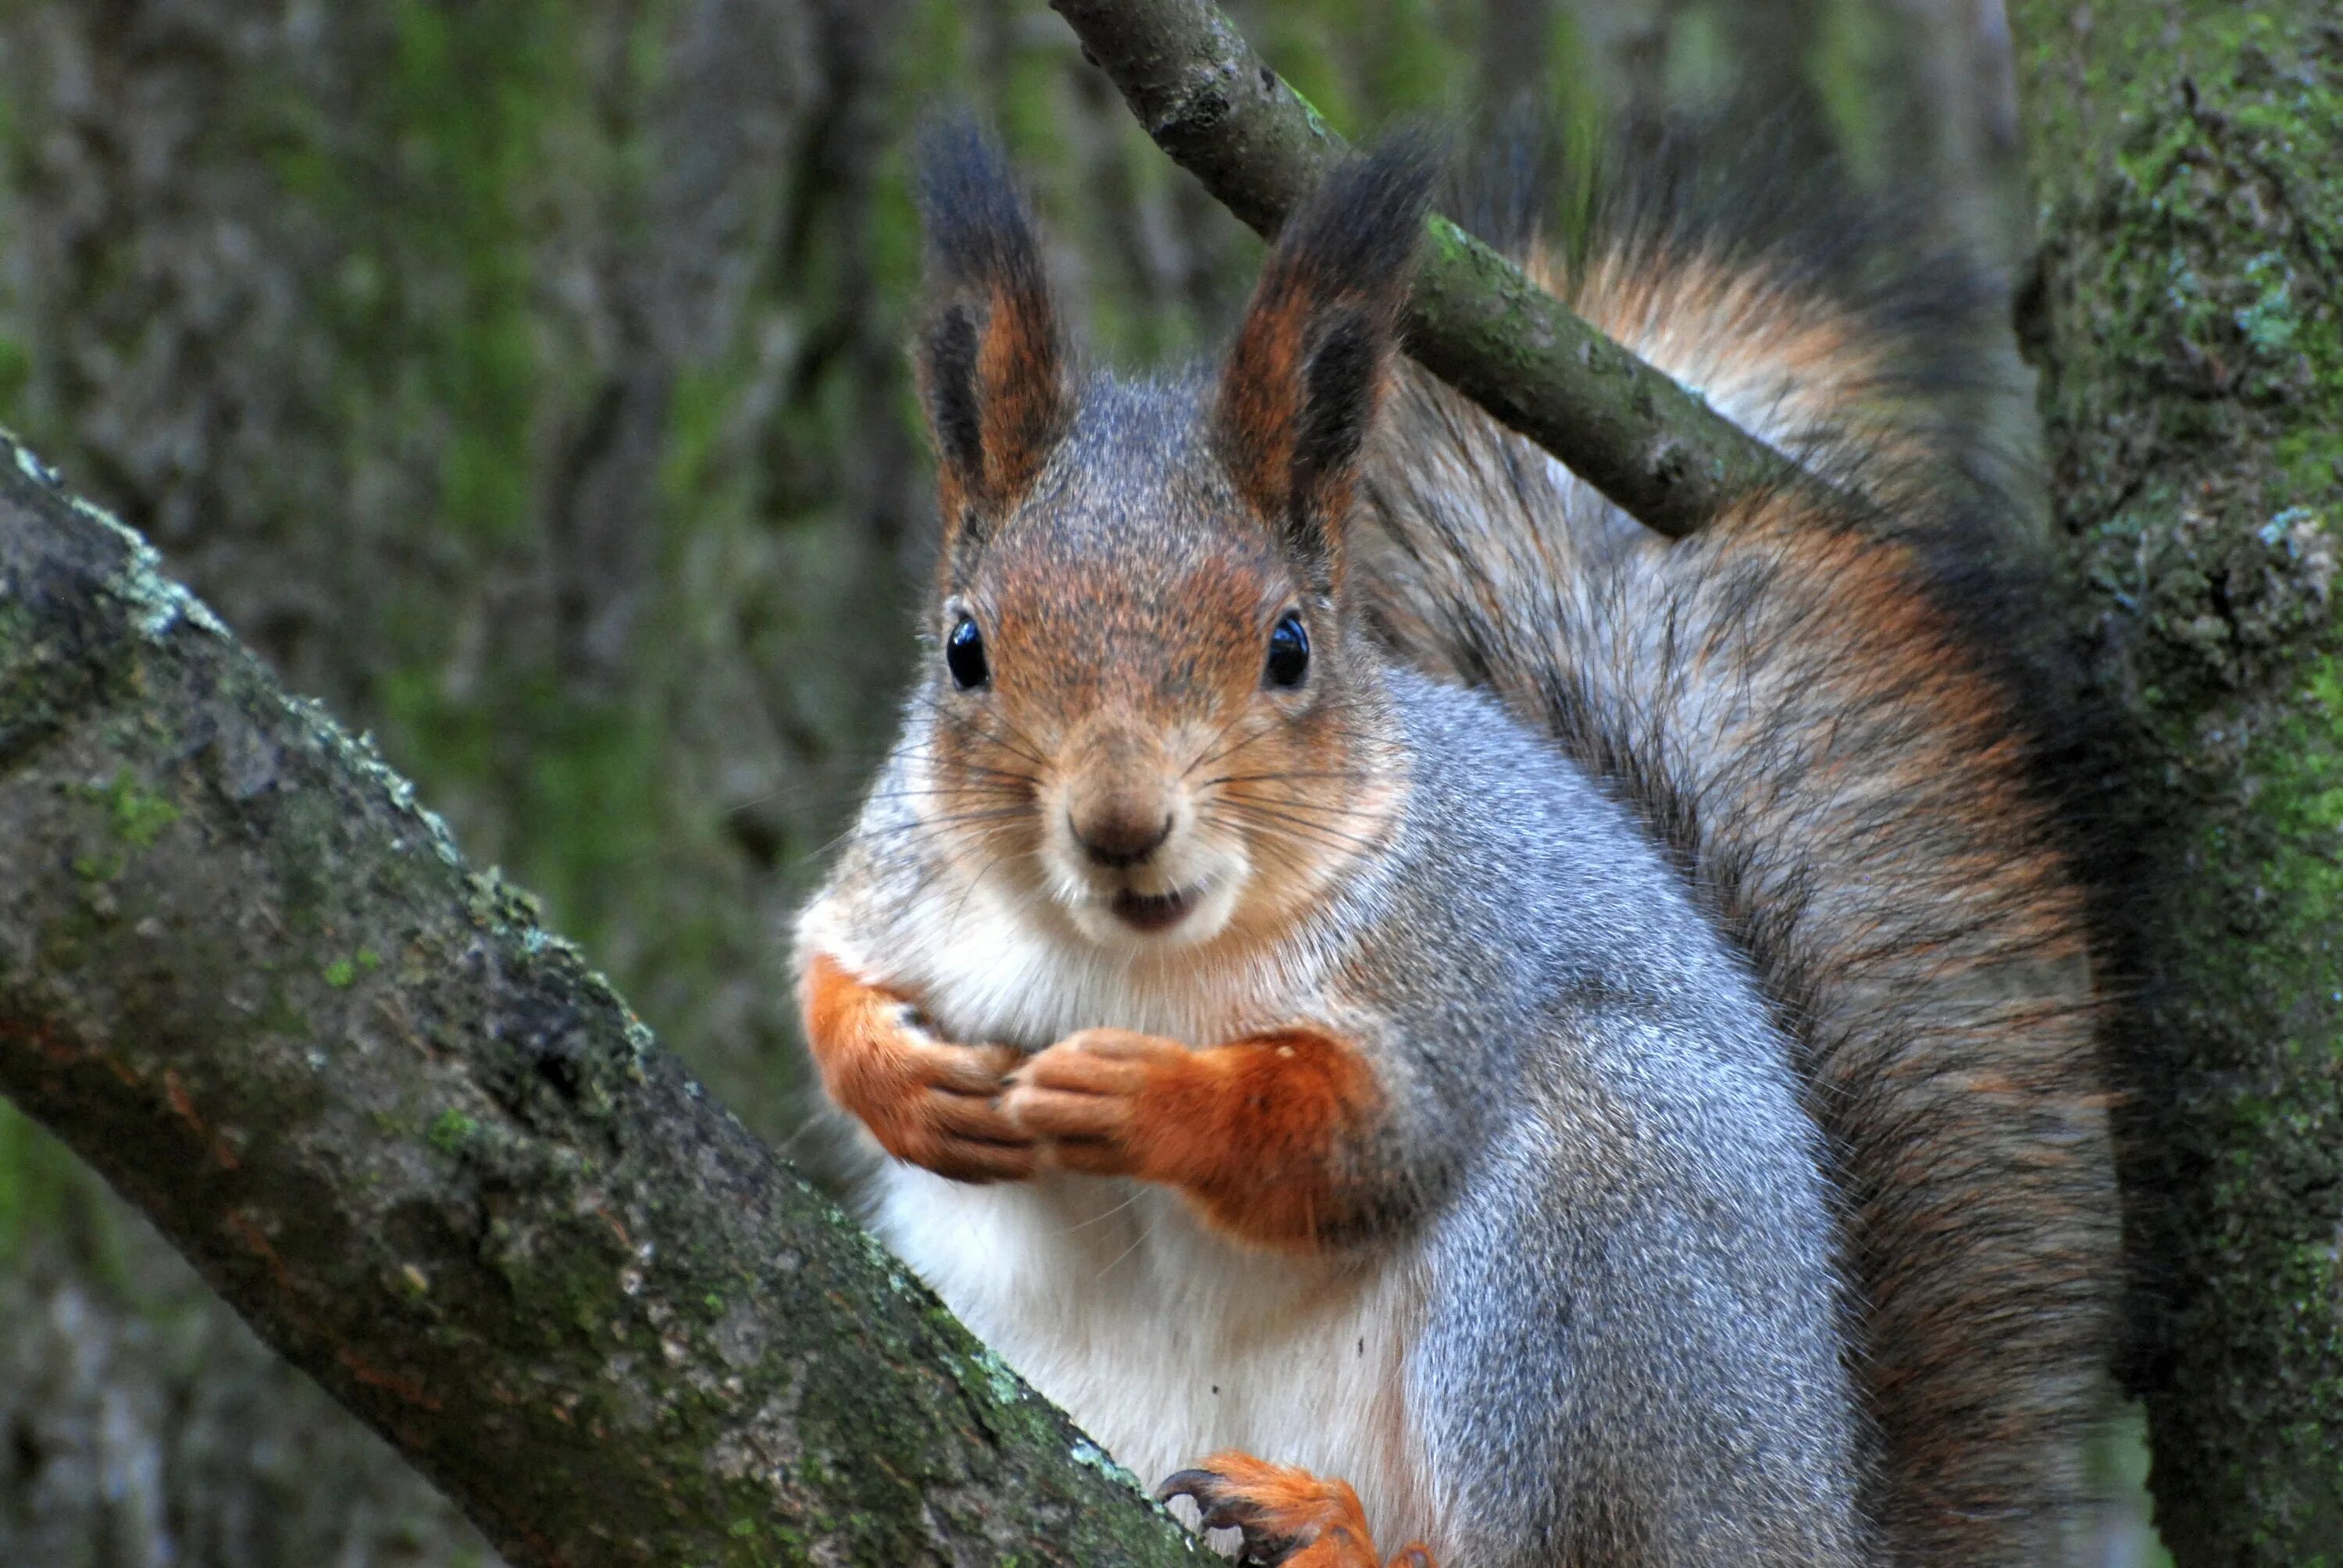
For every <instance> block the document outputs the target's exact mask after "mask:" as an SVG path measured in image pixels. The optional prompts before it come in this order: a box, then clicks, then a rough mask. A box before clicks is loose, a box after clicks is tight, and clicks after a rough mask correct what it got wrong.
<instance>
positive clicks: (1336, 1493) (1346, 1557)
mask: <svg viewBox="0 0 2343 1568" xmlns="http://www.w3.org/2000/svg"><path fill="white" fill-rule="evenodd" d="M1155 1497H1156V1501H1157V1502H1159V1503H1168V1502H1170V1501H1171V1500H1172V1498H1174V1497H1186V1498H1190V1499H1192V1500H1193V1501H1194V1503H1195V1504H1196V1507H1197V1509H1198V1511H1199V1512H1200V1513H1201V1515H1202V1527H1203V1528H1204V1529H1206V1530H1229V1529H1234V1530H1238V1531H1241V1532H1242V1533H1243V1536H1244V1540H1243V1543H1242V1545H1241V1546H1240V1547H1239V1548H1238V1552H1237V1562H1238V1563H1240V1564H1242V1565H1243V1568H1278V1565H1280V1564H1283V1565H1284V1568H1376V1565H1377V1559H1376V1557H1375V1552H1374V1545H1373V1536H1372V1535H1371V1534H1370V1533H1369V1532H1368V1529H1367V1522H1366V1516H1365V1514H1364V1513H1363V1512H1362V1510H1361V1509H1360V1507H1359V1498H1358V1493H1354V1492H1353V1491H1352V1490H1351V1489H1350V1487H1348V1486H1347V1485H1345V1484H1343V1483H1342V1482H1339V1481H1321V1480H1319V1479H1318V1478H1317V1477H1316V1476H1314V1475H1312V1474H1310V1473H1308V1472H1307V1471H1303V1470H1297V1469H1295V1468H1294V1467H1292V1465H1284V1464H1268V1463H1264V1462H1262V1461H1261V1460H1258V1459H1254V1458H1253V1457H1252V1456H1251V1455H1250V1454H1243V1453H1234V1452H1227V1453H1216V1454H1213V1455H1212V1457H1210V1458H1209V1459H1207V1460H1205V1461H1204V1462H1203V1464H1202V1465H1201V1466H1198V1467H1196V1468H1194V1469H1190V1470H1182V1471H1180V1472H1178V1473H1175V1474H1172V1475H1170V1476H1167V1477H1165V1478H1164V1480H1163V1483H1162V1484H1161V1485H1160V1486H1158V1487H1157V1488H1156V1489H1155ZM1390 1568H1437V1565H1436V1564H1435V1563H1433V1558H1432V1553H1430V1552H1429V1551H1428V1550H1427V1549H1426V1548H1424V1547H1423V1545H1422V1544H1421V1543H1416V1544H1411V1545H1410V1546H1409V1547H1408V1548H1407V1549H1406V1550H1405V1551H1403V1552H1402V1553H1400V1554H1399V1555H1398V1556H1396V1557H1394V1558H1393V1559H1392V1561H1391V1563H1390Z"/></svg>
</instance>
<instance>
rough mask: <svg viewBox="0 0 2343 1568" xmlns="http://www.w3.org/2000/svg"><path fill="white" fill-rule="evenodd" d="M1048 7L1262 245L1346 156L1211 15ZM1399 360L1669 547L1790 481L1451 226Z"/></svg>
mask: <svg viewBox="0 0 2343 1568" xmlns="http://www.w3.org/2000/svg"><path fill="white" fill-rule="evenodd" d="M1050 5H1051V9H1052V10H1054V11H1056V12H1057V13H1058V14H1059V15H1061V16H1063V17H1064V18H1065V19H1066V20H1067V22H1068V23H1070V24H1071V25H1072V27H1073V29H1074V31H1075V33H1076V34H1078V35H1080V36H1081V41H1082V52H1083V53H1084V54H1085V55H1088V56H1089V57H1090V58H1091V60H1092V61H1094V62H1096V63H1097V65H1099V66H1100V67H1101V69H1103V70H1104V71H1105V72H1106V74H1107V75H1108V76H1110V77H1111V78H1112V79H1113V82H1114V85H1115V86H1116V87H1117V88H1119V89H1120V90H1121V93H1122V96H1123V101H1124V102H1126V103H1128V104H1129V105H1130V106H1131V113H1132V114H1134V115H1136V116H1138V117H1139V123H1140V124H1141V125H1142V126H1145V127H1146V128H1147V132H1148V135H1150V136H1153V137H1154V138H1155V141H1156V144H1157V145H1158V146H1161V148H1162V149H1163V150H1164V151H1165V152H1167V153H1169V154H1171V155H1172V157H1173V158H1174V159H1176V160H1177V161H1178V162H1179V163H1180V164H1181V165H1182V166H1184V167H1186V168H1187V169H1188V170H1189V171H1190V172H1191V173H1192V174H1194V175H1195V176H1197V177H1198V178H1199V179H1201V180H1202V181H1203V182H1204V185H1205V186H1206V187H1207V188H1208V189H1210V190H1211V191H1212V195H1213V196H1217V197H1218V198H1220V200H1221V201H1222V203H1223V204H1225V205H1226V206H1228V208H1229V210H1230V211H1232V212H1233V213H1235V214H1236V215H1237V216H1238V217H1240V218H1242V219H1243V220H1244V221H1245V222H1246V223H1247V224H1249V225H1251V226H1252V227H1253V228H1254V229H1256V230H1258V231H1259V232H1261V233H1262V234H1263V235H1272V234H1274V233H1275V232H1276V231H1277V226H1278V225H1279V224H1280V223H1281V222H1282V221H1283V219H1284V216H1285V214H1286V213H1287V211H1288V210H1290V209H1291V208H1292V206H1293V204H1294V203H1295V202H1297V201H1299V200H1300V199H1301V198H1302V196H1305V195H1307V194H1308V193H1309V192H1310V191H1311V190H1312V189H1313V188H1314V187H1315V186H1317V184H1318V182H1319V181H1320V180H1321V179H1322V178H1323V177H1324V176H1325V174H1326V171H1327V170H1328V169H1329V168H1330V167H1331V166H1332V165H1333V163H1334V162H1335V161H1336V160H1337V159H1338V158H1339V157H1341V156H1342V138H1341V137H1339V136H1336V135H1335V134H1334V132H1333V131H1332V129H1330V128H1329V127H1328V126H1327V125H1326V123H1325V122H1324V121H1323V120H1322V119H1321V118H1319V116H1318V115H1317V113H1316V111H1314V110H1313V109H1312V108H1311V106H1309V105H1308V104H1307V103H1305V102H1304V101H1303V100H1302V97H1301V95H1299V94H1297V93H1295V92H1294V91H1293V89H1292V88H1291V87H1289V86H1287V85H1285V83H1284V82H1283V81H1282V79H1280V78H1279V76H1278V75H1277V73H1276V72H1275V71H1273V70H1272V69H1271V68H1270V67H1269V66H1268V65H1264V64H1263V63H1262V60H1261V57H1260V56H1259V55H1255V54H1254V53H1253V51H1252V46H1251V45H1248V44H1247V43H1246V42H1245V40H1244V37H1243V35H1242V34H1240V33H1239V32H1238V31H1237V28H1236V25H1235V24H1234V23H1232V22H1231V21H1230V20H1229V19H1228V17H1227V16H1226V15H1224V14H1223V13H1222V11H1221V9H1220V7H1219V6H1217V5H1212V3H1211V0H1050ZM1407 347H1408V352H1409V353H1410V354H1412V355H1413V356H1414V357H1416V359H1417V360H1418V361H1420V362H1421V363H1422V364H1423V366H1424V367H1425V368H1426V369H1428V370H1430V371H1431V372H1432V373H1433V375H1435V376H1438V377H1441V378H1442V379H1443V380H1444V381H1446V382H1448V383H1449V384H1450V385H1452V386H1453V387H1455V388H1456V389H1457V390H1458V391H1460V392H1463V394H1464V395H1465V396H1466V397H1470V398H1472V399H1473V401H1474V402H1476V403H1478V404H1480V405H1481V407H1483V408H1485V409H1487V410H1488V411H1489V412H1490V413H1491V414H1493V415H1494V416H1495V417H1497V418H1499V419H1500V420H1503V422H1504V423H1505V424H1506V425H1508V426H1510V427H1513V429H1515V430H1518V431H1520V432H1521V433H1522V434H1523V435H1524V436H1526V437H1529V438H1530V439H1531V440H1533V441H1535V442H1536V443H1537V444H1538V445H1540V446H1541V447H1544V448H1545V449H1546V450H1547V451H1549V452H1551V453H1553V454H1554V456H1555V457H1559V458H1561V459H1562V461H1563V462H1564V463H1565V464H1566V465H1568V466H1569V467H1570V468H1571V470H1572V471H1573V472H1574V473H1576V474H1577V475H1579V476H1580V477H1582V478H1584V479H1585V480H1586V482H1587V483H1589V484H1591V485H1593V486H1594V487H1595V488H1596V489H1598V490H1600V491H1602V492H1603V493H1604V495H1606V496H1608V497H1610V498H1611V499H1612V500H1614V501H1615V502H1617V503H1618V504H1619V505H1620V506H1621V507H1622V508H1625V510H1626V511H1627V512H1628V513H1629V514H1630V515H1631V516H1633V517H1634V518H1638V519H1640V520H1641V521H1642V522H1643V523H1644V524H1645V525H1646V526H1647V527H1649V528H1654V529H1656V530H1657V531H1659V532H1660V533H1663V534H1665V535H1667V536H1668V537H1669V538H1682V537H1683V536H1684V535H1685V534H1688V533H1691V532H1693V531H1694V529H1696V528H1700V527H1701V526H1702V525H1703V524H1704V523H1706V522H1707V521H1708V520H1709V519H1710V518H1713V517H1715V516H1716V514H1717V513H1718V512H1719V511H1720V510H1722V509H1723V508H1725V506H1726V505H1727V504H1728V503H1730V502H1731V501H1732V500H1733V499H1734V498H1735V497H1737V496H1740V495H1744V494H1746V493H1747V492H1749V491H1751V490H1754V489H1758V488H1762V487H1768V486H1773V485H1778V484H1779V483H1781V482H1782V480H1783V479H1784V478H1785V477H1786V476H1787V475H1788V474H1789V473H1790V467H1789V465H1788V463H1787V462H1786V460H1785V458H1784V457H1782V455H1781V454H1780V453H1778V452H1776V451H1775V450H1774V449H1773V448H1772V447H1767V446H1766V445H1765V444H1764V443H1763V442H1761V441H1758V440H1756V439H1755V437H1751V436H1750V435H1748V434H1747V433H1746V432H1745V431H1744V430H1742V429H1741V427H1739V426H1737V425H1735V424H1734V423H1733V422H1732V421H1731V420H1729V419H1727V418H1725V417H1724V416H1723V415H1721V414H1719V413H1717V412H1716V411H1715V409H1713V408H1711V407H1709V406H1708V405H1707V404H1706V403H1705V402H1704V401H1702V400H1701V399H1700V398H1699V397H1696V396H1694V394H1693V393H1691V392H1688V391H1686V390H1685V389H1684V387H1679V386H1678V385H1676V383H1675V382H1674V381H1673V380H1671V379H1669V378H1668V377H1666V376H1664V375H1662V374H1661V373H1660V372H1659V371H1657V370H1655V369H1654V368H1653V367H1651V366H1649V365H1647V364H1645V363H1644V361H1643V360H1641V359H1639V358H1637V357H1635V356H1634V354H1631V353H1629V352H1628V351H1627V350H1626V349H1624V348H1623V347H1620V346H1619V345H1618V344H1616V343H1614V342H1612V341H1611V339H1609V338H1608V337H1604V335H1603V334H1602V333H1600V332H1598V331H1596V330H1595V329H1594V327H1590V326H1588V325H1587V324H1586V323H1585V322H1584V321H1582V320H1580V319H1579V318H1578V317H1576V316H1574V315H1573V314H1572V313H1571V311H1570V310H1569V309H1567V308H1566V307H1564V305H1563V304H1562V303H1561V302H1560V301H1559V300H1557V299H1555V298H1554V297H1553V296H1552V295H1550V294H1548V293H1546V292H1545V291H1544V289H1542V288H1540V287H1538V286H1537V285H1535V284H1534V283H1532V282H1531V281H1530V280H1529V278H1528V277H1526V276H1523V273H1522V270H1521V269H1520V268H1519V267H1517V266H1513V263H1512V262H1510V261H1508V260H1506V259H1505V258H1504V257H1503V256H1500V255H1498V254H1497V253H1496V252H1495V251H1493V250H1492V249H1490V248H1489V247H1488V246H1485V245H1483V244H1482V243H1481V242H1480V241H1478V240H1476V239H1474V238H1473V237H1472V236H1470V235H1467V234H1466V233H1465V232H1464V231H1463V230H1462V229H1460V228H1458V227H1457V226H1455V225H1454V224H1453V223H1450V222H1448V221H1447V220H1446V219H1444V218H1440V217H1434V218H1433V219H1431V220H1430V223H1429V229H1428V233H1427V238H1426V244H1425V246H1424V254H1423V264H1422V266H1421V268H1420V270H1419V271H1418V273H1417V275H1416V281H1415V290H1414V294H1413V298H1412V300H1411V302H1410V306H1409V312H1408V323H1407Z"/></svg>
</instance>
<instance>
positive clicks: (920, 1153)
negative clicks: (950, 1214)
mask: <svg viewBox="0 0 2343 1568" xmlns="http://www.w3.org/2000/svg"><path fill="white" fill-rule="evenodd" d="M802 992H803V996H804V1000H805V1012H806V1038H807V1040H809V1042H810V1043H811V1045H812V1047H813V1054H814V1060H815V1062H816V1063H817V1064H818V1065H819V1066H820V1069H821V1081H822V1087H823V1088H824V1089H826V1090H828V1091H830V1098H831V1099H832V1100H834V1101H837V1102H838V1103H839V1104H840V1106H842V1107H844V1108H845V1109H846V1110H847V1111H851V1112H852V1113H853V1114H854V1115H855V1116H857V1117H859V1118H860V1119H861V1121H862V1125H863V1126H865V1127H867V1128H869V1129H870V1135H871V1136H872V1137H874V1138H876V1139H877V1140H878V1141H879V1146H880V1148H882V1149H884V1150H885V1151H887V1152H888V1153H890V1154H891V1155H893V1156H894V1157H895V1158H896V1159H898V1160H902V1161H909V1162H910V1163H911V1164H913V1165H918V1166H921V1167H923V1168H925V1169H927V1170H930V1171H934V1172H935V1173H936V1174H937V1175H939V1176H949V1177H950V1178H951V1179H952V1180H954V1181H1021V1180H1022V1179H1023V1178H1025V1177H1028V1176H1031V1174H1032V1173H1033V1167H1034V1163H1035V1160H1036V1152H1035V1149H1034V1141H1033V1138H1032V1136H1031V1134H1030V1133H1028V1132H1026V1131H1024V1130H1023V1129H1021V1128H1020V1127H1019V1126H1018V1125H1017V1124H1016V1122H1014V1121H1011V1119H1010V1118H1009V1116H1008V1115H1007V1114H1006V1113H1005V1112H1004V1111H1003V1109H1002V1105H1001V1096H1002V1092H1003V1091H1004V1090H1005V1089H1006V1088H1007V1086H1008V1074H1009V1070H1010V1069H1011V1067H1012V1066H1013V1065H1014V1064H1015V1063H1016V1061H1017V1060H1018V1053H1017V1052H1016V1051H1015V1050H1012V1049H1011V1048H1010V1047H1008V1046H1005V1045H960V1044H955V1043H953V1042H951V1041H949V1040H938V1039H937V1038H936V1037H935V1036H934V1035H932V1034H930V1032H929V1031H928V1030H927V1028H926V1026H925V1024H924V1023H923V1022H922V1020H920V1016H919V1013H918V1012H917V1010H915V1009H913V1008H912V1007H911V1006H910V1003H908V1002H906V1001H905V1000H903V999H902V998H901V997H900V996H898V995H896V994H895V993H894V992H892V991H889V990H882V989H880V988H879V987H876V986H870V985H865V984H863V983H862V982H861V981H860V980H855V979H854V978H853V977H852V976H851V975H849V974H848V973H847V972H846V971H845V970H843V969H841V968H840V967H839V966H838V965H837V964H835V963H833V962H831V961H830V960H828V959H820V958H818V959H816V960H814V961H813V963H812V964H811V965H810V966H809V970H808V972H807V974H806V977H805V980H804V983H803V986H802Z"/></svg>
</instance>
